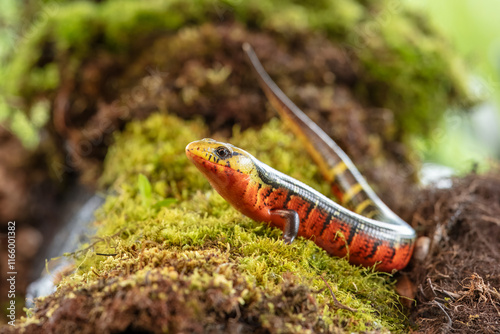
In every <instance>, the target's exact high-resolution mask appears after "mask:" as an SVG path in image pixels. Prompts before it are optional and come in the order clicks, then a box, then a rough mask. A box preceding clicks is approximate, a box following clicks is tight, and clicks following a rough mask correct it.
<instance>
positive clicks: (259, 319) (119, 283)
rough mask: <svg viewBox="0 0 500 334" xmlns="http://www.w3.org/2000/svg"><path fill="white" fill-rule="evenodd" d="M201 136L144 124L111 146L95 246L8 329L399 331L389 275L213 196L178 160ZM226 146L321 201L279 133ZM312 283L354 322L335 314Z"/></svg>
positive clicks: (182, 127) (185, 126)
mask: <svg viewBox="0 0 500 334" xmlns="http://www.w3.org/2000/svg"><path fill="white" fill-rule="evenodd" d="M202 132H204V129H203V125H202V124H200V122H184V121H181V120H180V119H178V118H176V117H173V116H162V115H160V114H154V115H152V116H151V117H150V118H148V119H147V120H146V121H144V122H132V123H130V124H129V125H128V127H127V129H126V131H124V132H123V133H122V134H120V135H118V137H117V140H116V144H115V145H114V146H113V149H112V150H111V151H110V152H109V154H108V157H107V160H106V166H107V168H106V173H105V174H104V175H103V178H102V182H103V183H105V184H109V185H111V189H112V190H113V191H114V194H113V195H109V196H108V198H107V200H106V203H105V205H104V206H103V208H102V209H101V210H100V211H99V213H98V215H97V222H96V225H97V226H98V232H97V235H96V237H95V240H96V242H95V243H93V244H92V245H88V246H87V247H85V248H83V250H81V251H79V252H77V253H76V255H77V256H76V267H77V269H76V272H75V273H74V274H72V275H69V276H67V277H64V278H63V280H62V282H61V283H60V284H59V286H58V290H57V292H56V293H55V294H54V295H51V296H49V297H46V298H44V299H42V300H39V301H37V303H36V304H37V306H36V308H35V309H34V310H32V311H31V312H30V313H31V314H32V315H31V317H30V318H28V319H24V320H23V321H22V323H21V324H20V327H19V328H25V329H26V330H27V331H29V332H37V331H39V332H42V331H44V330H47V329H49V328H50V329H53V330H55V331H57V332H59V331H60V330H67V329H69V328H76V327H75V326H77V327H78V326H82V327H80V328H84V329H85V330H86V331H89V332H92V331H99V332H103V333H104V332H110V331H114V330H125V329H129V330H132V329H133V330H148V331H153V332H167V331H173V332H176V331H181V330H184V331H192V332H199V333H201V332H211V331H213V332H220V331H235V332H249V331H256V332H258V333H260V332H262V333H269V332H270V333H290V332H293V333H304V332H311V333H312V332H327V333H332V332H337V331H339V330H341V331H346V332H352V331H369V330H380V331H385V330H392V331H399V330H403V329H404V328H405V326H407V325H406V322H405V319H404V317H403V316H402V313H401V309H400V305H399V302H398V298H397V295H396V294H395V292H394V289H393V283H392V280H391V279H390V277H389V276H388V275H386V274H382V273H376V272H373V270H372V269H369V268H368V269H367V268H360V267H355V266H351V265H350V264H349V263H348V262H347V261H346V260H345V259H338V258H333V257H330V256H328V255H327V253H326V252H325V251H323V250H322V249H320V248H318V247H317V246H316V245H315V244H314V243H313V242H312V241H308V240H304V239H302V238H299V239H298V240H297V241H295V242H294V243H293V244H292V245H285V244H284V243H283V242H282V232H281V231H279V230H277V229H273V228H269V227H266V226H264V225H262V224H261V223H257V222H254V221H252V220H250V219H249V218H246V217H244V216H243V215H241V214H240V213H238V212H237V211H236V210H234V209H233V208H232V207H231V206H230V205H229V204H228V203H227V202H225V201H224V200H223V199H222V198H221V197H220V196H219V195H218V194H217V193H216V192H214V191H213V190H212V189H211V188H210V186H209V185H208V182H206V181H205V180H204V179H203V177H202V176H201V174H200V173H199V172H198V171H197V170H196V168H195V167H194V165H191V164H190V163H189V162H188V160H187V158H186V157H185V153H184V148H185V145H186V144H187V143H188V142H189V141H190V140H194V139H198V138H199V135H198V134H199V133H202ZM256 138H259V140H256ZM231 142H232V143H234V144H235V145H239V146H243V147H245V148H246V149H248V150H249V151H250V152H252V153H255V154H256V156H257V157H258V158H260V159H262V160H263V161H265V162H267V163H269V164H271V165H272V166H274V167H276V168H278V169H280V170H282V171H284V172H286V173H288V174H290V175H293V176H295V177H297V178H299V179H309V184H311V185H312V186H314V187H315V188H317V189H319V190H321V191H323V192H325V193H328V189H326V186H325V185H324V184H323V183H322V182H321V179H320V177H319V175H318V171H317V168H316V166H314V165H313V164H311V162H309V161H308V160H307V159H303V158H301V157H302V156H303V153H302V152H303V147H302V145H301V144H300V143H298V142H297V141H296V140H293V138H292V136H291V135H290V134H288V133H286V132H284V131H283V129H282V127H281V125H280V123H279V122H277V121H272V122H271V123H270V124H268V125H266V126H265V127H264V128H263V129H262V130H260V131H255V130H249V131H245V132H241V133H240V132H239V131H238V130H237V129H236V131H235V135H234V137H233V138H232V140H231ZM263 143H267V144H263ZM125 157H126V159H125ZM291 162H293V163H291ZM139 173H143V175H144V176H145V177H138V176H137V175H141V174H139ZM138 179H141V181H138ZM145 182H146V183H147V184H145ZM145 188H148V189H150V191H149V190H147V191H145V190H144V189H145ZM141 189H142V190H141ZM165 198H167V199H172V200H170V201H165ZM105 255H106V256H105ZM322 276H324V278H325V279H326V280H327V281H328V282H329V285H330V286H331V287H332V289H333V291H334V293H335V295H336V296H337V298H338V299H339V301H340V302H341V303H342V304H344V305H346V306H348V307H350V308H354V309H356V310H357V312H352V311H349V310H345V309H337V308H336V306H335V304H334V303H333V301H332V297H331V296H330V292H329V290H328V289H327V287H326V286H325V283H324V281H323V279H322V278H321V277H322ZM75 310H78V312H77V313H75ZM87 319H90V321H88V320H87Z"/></svg>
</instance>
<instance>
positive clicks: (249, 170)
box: [186, 138, 255, 197]
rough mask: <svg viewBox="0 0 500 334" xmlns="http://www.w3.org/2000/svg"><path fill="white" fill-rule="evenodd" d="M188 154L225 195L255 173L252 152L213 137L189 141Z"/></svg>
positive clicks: (211, 182) (214, 185) (212, 183)
mask: <svg viewBox="0 0 500 334" xmlns="http://www.w3.org/2000/svg"><path fill="white" fill-rule="evenodd" d="M186 155H187V157H188V158H189V159H190V160H191V161H192V162H193V163H194V165H195V166H196V167H197V168H198V169H199V170H200V171H201V172H202V173H203V175H204V176H205V177H206V178H207V179H208V180H209V181H210V184H211V185H212V186H213V187H214V188H215V189H216V190H217V191H218V192H219V193H220V194H221V195H223V197H226V196H224V193H225V192H228V191H231V187H234V186H235V184H236V183H238V182H239V181H240V180H244V179H247V180H248V178H249V177H251V175H254V173H255V162H254V161H255V158H254V157H253V156H252V155H251V154H250V153H248V152H246V151H244V150H242V149H240V148H237V147H235V146H233V145H231V144H227V143H222V142H218V141H215V140H213V139H208V138H206V139H202V140H197V141H194V142H192V143H189V144H188V145H187V146H186Z"/></svg>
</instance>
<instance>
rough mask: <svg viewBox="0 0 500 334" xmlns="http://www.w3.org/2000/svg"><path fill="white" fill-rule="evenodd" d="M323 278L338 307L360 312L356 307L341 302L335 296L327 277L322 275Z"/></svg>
mask: <svg viewBox="0 0 500 334" xmlns="http://www.w3.org/2000/svg"><path fill="white" fill-rule="evenodd" d="M321 279H322V280H323V282H325V284H326V286H327V288H328V290H330V294H331V295H332V299H333V303H334V304H335V306H336V307H337V308H341V309H343V310H348V311H351V312H358V310H356V309H354V308H350V307H349V306H345V305H344V304H342V303H341V302H339V301H338V299H337V297H335V294H334V293H333V290H332V288H331V287H330V285H329V284H328V282H327V281H326V279H325V278H324V277H323V275H321Z"/></svg>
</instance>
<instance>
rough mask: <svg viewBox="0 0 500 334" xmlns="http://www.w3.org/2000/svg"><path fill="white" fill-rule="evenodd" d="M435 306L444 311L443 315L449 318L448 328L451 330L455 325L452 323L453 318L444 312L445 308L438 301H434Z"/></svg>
mask: <svg viewBox="0 0 500 334" xmlns="http://www.w3.org/2000/svg"><path fill="white" fill-rule="evenodd" d="M432 303H433V304H436V305H437V306H438V307H439V308H440V309H441V311H443V313H444V314H445V315H446V317H447V318H448V328H449V329H451V325H453V321H451V318H450V316H449V315H448V313H447V312H446V311H445V310H444V308H443V306H441V304H440V303H439V302H437V301H436V300H433V301H432Z"/></svg>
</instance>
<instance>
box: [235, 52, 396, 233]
mask: <svg viewBox="0 0 500 334" xmlns="http://www.w3.org/2000/svg"><path fill="white" fill-rule="evenodd" d="M243 50H244V51H245V52H246V54H247V56H248V58H249V59H250V62H251V64H252V67H253V69H254V70H255V72H256V73H257V76H258V78H259V83H260V85H261V87H262V89H263V90H264V93H265V94H266V96H267V98H268V100H269V101H270V103H271V105H272V106H273V107H274V109H276V110H277V111H278V113H279V114H280V116H281V118H282V119H283V120H284V122H285V123H286V124H287V126H289V127H290V128H291V129H292V131H293V132H294V133H295V134H296V135H297V136H298V137H299V138H300V139H301V140H302V142H303V143H305V145H306V148H307V150H308V152H309V154H310V155H311V156H312V158H313V160H314V161H315V163H316V164H317V165H318V166H319V168H320V171H321V173H322V174H323V177H324V178H325V179H326V180H327V181H328V182H329V183H330V184H331V186H332V189H333V191H334V193H335V194H336V195H337V197H338V198H339V200H340V201H341V203H342V205H343V206H345V207H347V208H349V209H350V210H352V211H354V212H356V213H358V214H361V215H363V216H365V217H368V218H373V219H377V220H381V221H386V222H392V223H396V222H397V223H399V222H400V221H401V219H400V218H399V217H397V215H396V214H394V213H393V212H392V211H391V210H390V209H389V208H388V207H387V206H386V205H385V204H384V203H383V202H382V201H381V200H380V198H379V197H378V196H377V195H376V194H375V193H374V191H373V190H372V189H371V187H370V186H369V185H368V183H367V182H366V180H365V179H364V178H363V177H362V176H361V174H360V173H359V171H358V170H357V168H356V167H355V166H354V164H353V162H352V161H351V159H350V158H349V157H348V156H347V154H346V153H345V152H344V151H343V150H342V149H341V148H340V147H339V146H338V145H337V144H336V143H335V142H334V141H333V140H332V139H331V138H330V137H329V136H328V135H327V134H326V133H325V132H324V131H323V130H322V129H321V128H320V127H319V126H318V125H317V124H316V123H314V122H313V121H312V120H311V119H310V118H309V117H308V116H307V115H306V114H304V112H302V110H300V109H299V108H298V107H297V106H296V105H295V104H294V103H293V102H292V101H291V100H290V99H289V98H288V97H287V96H286V95H285V94H284V93H283V91H282V90H281V89H280V88H279V87H278V86H277V85H276V84H275V83H274V81H273V80H272V79H271V78H270V77H269V75H268V74H267V72H266V71H265V70H264V68H263V67H262V64H261V63H260V61H259V59H258V57H257V55H256V54H255V52H254V51H253V49H252V47H251V46H250V45H249V44H248V43H244V44H243Z"/></svg>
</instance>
